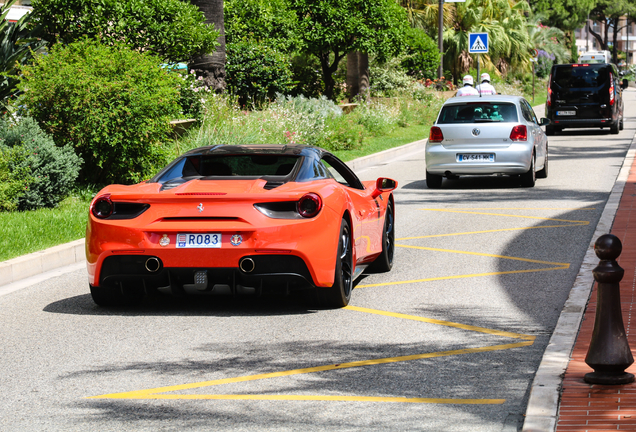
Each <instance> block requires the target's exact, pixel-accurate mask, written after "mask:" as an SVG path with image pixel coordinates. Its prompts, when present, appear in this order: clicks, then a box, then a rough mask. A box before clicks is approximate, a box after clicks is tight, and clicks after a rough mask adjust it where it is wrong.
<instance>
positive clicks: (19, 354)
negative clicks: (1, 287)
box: [0, 90, 636, 432]
mask: <svg viewBox="0 0 636 432" xmlns="http://www.w3.org/2000/svg"><path fill="white" fill-rule="evenodd" d="M635 99H636V92H634V91H631V90H630V91H628V92H626V93H625V106H626V109H627V111H626V115H625V130H623V131H621V133H620V134H619V135H610V134H609V133H608V131H597V130H589V131H569V130H566V132H565V133H563V134H561V135H558V136H554V137H550V167H549V177H548V178H547V179H539V180H537V185H536V186H535V187H534V188H521V187H519V186H518V185H517V184H516V183H515V181H513V180H511V179H508V178H505V177H502V178H496V177H487V178H460V179H458V180H453V181H446V180H445V181H444V184H443V186H442V189H440V190H429V189H427V188H426V182H425V180H424V172H425V163H424V152H423V151H422V152H418V153H414V154H412V155H410V156H408V157H406V158H403V159H401V160H397V161H392V162H389V163H386V164H382V165H378V166H375V167H372V168H369V169H366V170H363V171H360V172H359V174H360V177H361V178H362V179H365V180H366V179H372V178H375V177H378V176H388V177H393V178H395V179H397V180H398V181H399V183H400V187H399V189H398V190H397V191H396V192H395V199H396V212H397V215H396V219H397V227H396V234H397V240H396V244H397V245H398V246H399V247H398V248H397V250H396V261H395V266H394V269H393V271H391V272H390V273H386V274H374V275H368V276H365V277H364V278H362V279H361V280H359V282H358V285H357V287H356V290H355V291H354V293H353V299H352V303H351V306H350V307H348V308H345V309H340V310H329V311H324V310H313V309H309V308H307V307H306V306H304V304H303V303H302V302H300V301H299V300H298V299H295V298H291V299H281V298H267V299H258V300H250V299H239V300H231V299H218V298H214V299H210V300H190V301H188V300H185V301H181V300H180V301H158V302H146V303H144V304H143V305H142V306H141V307H140V308H136V309H119V310H105V309H101V308H99V307H97V306H96V305H94V304H93V302H92V300H91V298H90V295H89V294H88V285H87V282H86V272H85V270H78V271H74V272H71V273H67V274H64V275H62V276H58V277H55V278H52V279H49V280H45V281H38V282H37V283H34V284H33V285H30V286H28V287H26V288H24V289H21V290H18V291H15V292H11V293H9V294H7V295H4V296H1V297H0V311H1V313H0V354H1V357H0V358H1V359H2V361H1V362H0V390H1V391H0V430H1V431H27V430H28V431H86V430H97V431H182V430H193V431H208V430H210V431H211V430H214V431H219V430H231V431H242V430H252V431H253V430H258V431H297V430H303V431H330V430H334V431H335V430H338V431H343V430H344V431H347V430H351V431H358V430H365V431H366V430H369V431H371V430H377V431H387V430H390V431H407V430H409V431H436V432H437V431H502V430H503V431H514V430H517V429H518V428H519V427H520V426H521V425H522V422H523V414H524V412H525V408H526V403H527V398H528V392H529V388H530V384H531V382H532V378H533V375H534V372H535V371H536V369H537V366H538V365H539V362H540V360H541V356H542V354H543V351H544V349H545V346H546V344H547V342H548V340H549V337H550V335H551V332H552V330H553V328H554V326H555V324H556V322H557V319H558V317H559V314H560V312H561V308H562V306H563V303H564V302H565V300H566V298H567V295H568V293H569V290H570V288H571V286H572V283H573V281H574V279H575V276H576V274H577V272H578V269H579V265H580V263H581V260H582V259H583V256H584V254H585V251H586V249H587V246H588V245H589V243H590V240H591V236H592V234H593V232H594V228H595V227H596V222H597V221H598V218H599V216H600V214H601V212H602V210H603V207H604V204H605V201H606V200H607V197H608V195H609V192H610V190H611V188H612V186H613V184H614V180H615V178H616V175H617V173H618V171H619V169H620V166H621V163H622V161H623V158H624V156H625V153H626V151H627V149H628V147H629V144H630V142H631V139H632V137H633V136H634V132H635V130H636V104H634V100H635ZM537 114H540V113H539V112H538V113H537Z"/></svg>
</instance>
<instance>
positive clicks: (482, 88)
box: [476, 72, 497, 96]
mask: <svg viewBox="0 0 636 432" xmlns="http://www.w3.org/2000/svg"><path fill="white" fill-rule="evenodd" d="M476 90H477V92H478V93H479V94H481V95H482V96H490V95H496V94H497V90H495V88H494V87H493V86H492V84H490V75H488V74H487V73H485V72H484V73H483V74H481V84H479V85H478V86H477V87H476Z"/></svg>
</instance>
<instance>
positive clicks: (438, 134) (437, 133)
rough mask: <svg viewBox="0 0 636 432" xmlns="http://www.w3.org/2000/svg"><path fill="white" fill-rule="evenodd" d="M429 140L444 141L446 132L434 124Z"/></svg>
mask: <svg viewBox="0 0 636 432" xmlns="http://www.w3.org/2000/svg"><path fill="white" fill-rule="evenodd" d="M428 141H429V142H442V141H444V134H443V133H442V130H441V129H440V128H438V127H437V126H433V127H432V128H431V132H430V133H429V135H428Z"/></svg>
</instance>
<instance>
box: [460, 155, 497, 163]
mask: <svg viewBox="0 0 636 432" xmlns="http://www.w3.org/2000/svg"><path fill="white" fill-rule="evenodd" d="M494 161H495V155H494V154H493V153H485V154H483V153H463V154H462V153H460V154H458V155H457V162H494Z"/></svg>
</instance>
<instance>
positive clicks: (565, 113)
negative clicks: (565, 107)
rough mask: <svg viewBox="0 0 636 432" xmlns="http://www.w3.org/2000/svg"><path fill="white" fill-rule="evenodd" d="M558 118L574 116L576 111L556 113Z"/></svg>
mask: <svg viewBox="0 0 636 432" xmlns="http://www.w3.org/2000/svg"><path fill="white" fill-rule="evenodd" d="M557 115H558V116H573V115H576V111H557Z"/></svg>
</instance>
